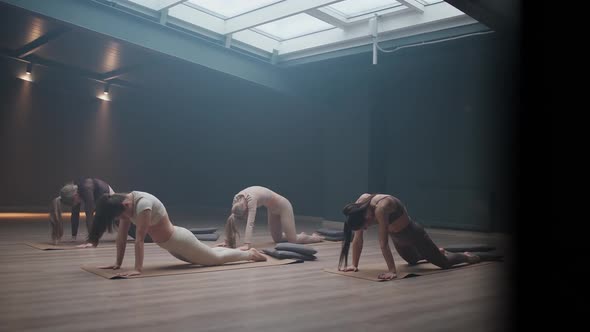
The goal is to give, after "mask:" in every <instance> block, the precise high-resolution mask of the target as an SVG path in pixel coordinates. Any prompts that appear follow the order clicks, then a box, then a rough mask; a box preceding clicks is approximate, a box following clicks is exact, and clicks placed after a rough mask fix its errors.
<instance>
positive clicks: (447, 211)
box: [293, 34, 518, 231]
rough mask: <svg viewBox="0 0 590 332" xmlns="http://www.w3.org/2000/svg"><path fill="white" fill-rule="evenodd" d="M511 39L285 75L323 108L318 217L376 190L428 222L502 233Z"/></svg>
mask: <svg viewBox="0 0 590 332" xmlns="http://www.w3.org/2000/svg"><path fill="white" fill-rule="evenodd" d="M513 46H514V45H512V44H511V41H508V40H503V39H502V38H499V37H498V36H496V35H493V34H492V35H484V36H477V37H469V38H464V39H459V40H453V41H446V42H443V43H438V44H433V45H427V46H420V47H414V48H408V49H403V50H400V51H398V52H395V53H391V54H383V53H380V55H379V64H378V65H376V66H374V65H372V64H371V60H372V59H371V56H370V54H363V55H358V56H353V57H349V58H347V59H339V60H334V61H332V62H331V63H323V64H322V63H316V64H311V65H308V66H307V70H303V71H299V72H294V73H293V75H294V76H295V77H297V78H298V79H300V80H301V81H302V82H306V84H302V85H303V86H304V87H305V90H304V92H303V93H304V94H306V95H308V96H309V98H311V99H313V100H314V101H315V102H316V103H318V104H321V105H322V108H321V111H320V112H319V113H321V114H324V115H325V118H324V122H325V125H324V126H325V128H326V133H325V135H326V138H327V139H326V140H325V141H324V144H325V145H324V146H325V151H324V153H325V158H324V170H325V178H324V183H325V188H324V204H325V205H324V211H325V212H324V213H325V216H326V217H330V218H336V219H337V220H342V217H341V216H340V214H339V213H340V209H341V208H342V206H343V205H344V203H346V202H350V201H354V200H355V199H356V198H357V197H358V196H359V195H360V194H362V193H364V192H386V193H390V194H393V195H395V196H397V197H399V198H400V199H402V200H403V201H404V202H405V203H406V204H407V207H408V209H409V213H410V214H411V216H412V217H414V218H415V219H417V220H419V221H421V222H422V223H424V224H426V225H429V226H440V227H449V228H460V229H474V230H487V231H507V230H509V229H510V227H511V226H510V224H511V221H510V220H509V219H508V218H509V216H510V209H511V201H512V191H511V189H512V188H511V183H510V179H511V176H510V171H511V166H510V162H511V160H510V158H511V154H510V153H511V151H512V147H511V142H512V138H513V134H514V128H513V126H514V123H513V122H514V121H513V120H514V115H515V112H518V108H517V105H516V104H515V98H514V96H515V95H516V94H517V90H516V89H517V85H516V83H515V82H516V80H517V77H515V73H516V72H517V71H516V68H515V62H514V61H515V53H514V48H513ZM310 76H311V77H313V79H310ZM309 81H313V82H314V84H311V85H310V84H309V83H307V82H309ZM322 87H323V88H322ZM318 91H319V92H318Z"/></svg>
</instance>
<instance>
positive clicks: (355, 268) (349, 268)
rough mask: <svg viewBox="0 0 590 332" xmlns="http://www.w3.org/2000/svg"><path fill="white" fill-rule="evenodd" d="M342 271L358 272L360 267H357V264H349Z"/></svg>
mask: <svg viewBox="0 0 590 332" xmlns="http://www.w3.org/2000/svg"><path fill="white" fill-rule="evenodd" d="M340 271H342V272H351V271H352V272H358V271H359V268H358V267H356V266H347V267H345V268H343V269H342V270H340Z"/></svg>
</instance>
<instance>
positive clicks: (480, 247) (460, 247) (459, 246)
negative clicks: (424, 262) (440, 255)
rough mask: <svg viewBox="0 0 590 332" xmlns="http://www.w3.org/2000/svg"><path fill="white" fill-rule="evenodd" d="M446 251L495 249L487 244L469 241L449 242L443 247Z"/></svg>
mask: <svg viewBox="0 0 590 332" xmlns="http://www.w3.org/2000/svg"><path fill="white" fill-rule="evenodd" d="M444 249H445V250H446V251H450V252H465V251H469V252H484V251H492V250H494V249H496V248H495V247H493V246H490V245H488V244H481V243H471V244H451V245H448V246H446V247H444Z"/></svg>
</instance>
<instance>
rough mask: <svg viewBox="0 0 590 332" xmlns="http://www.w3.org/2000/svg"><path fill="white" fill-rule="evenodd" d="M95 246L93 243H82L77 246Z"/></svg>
mask: <svg viewBox="0 0 590 332" xmlns="http://www.w3.org/2000/svg"><path fill="white" fill-rule="evenodd" d="M90 247H93V245H92V243H82V244H79V245H77V246H76V248H90Z"/></svg>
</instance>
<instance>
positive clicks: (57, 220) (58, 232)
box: [49, 196, 64, 243]
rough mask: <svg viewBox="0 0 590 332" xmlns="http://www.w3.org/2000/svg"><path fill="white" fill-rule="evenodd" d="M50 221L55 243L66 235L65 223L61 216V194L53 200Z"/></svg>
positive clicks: (52, 237)
mask: <svg viewBox="0 0 590 332" xmlns="http://www.w3.org/2000/svg"><path fill="white" fill-rule="evenodd" d="M49 221H50V224H51V239H52V240H53V242H54V243H57V242H58V241H59V240H61V238H62V237H63V235H64V225H63V221H62V218H61V198H60V197H59V196H58V197H56V198H54V199H53V201H52V202H51V208H50V210H49Z"/></svg>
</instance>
